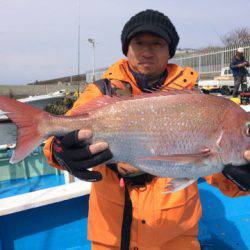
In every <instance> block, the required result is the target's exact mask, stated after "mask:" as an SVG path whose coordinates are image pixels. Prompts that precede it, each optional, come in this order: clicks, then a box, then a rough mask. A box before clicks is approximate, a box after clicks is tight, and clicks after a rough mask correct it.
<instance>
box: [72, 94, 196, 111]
mask: <svg viewBox="0 0 250 250" xmlns="http://www.w3.org/2000/svg"><path fill="white" fill-rule="evenodd" d="M197 93H198V92H197V91H193V90H174V89H167V90H165V89H164V90H162V91H157V92H153V93H142V94H140V95H133V96H131V95H128V96H119V95H115V96H112V97H111V96H107V95H103V96H101V97H97V98H95V99H93V100H91V101H89V102H88V103H86V104H84V105H82V106H79V107H77V108H76V109H75V110H73V111H72V115H79V114H88V113H89V112H91V111H95V110H98V109H100V108H103V107H105V106H108V105H111V104H114V103H116V102H120V101H127V100H138V99H145V98H152V97H159V96H171V95H177V94H197Z"/></svg>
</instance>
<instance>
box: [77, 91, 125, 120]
mask: <svg viewBox="0 0 250 250" xmlns="http://www.w3.org/2000/svg"><path fill="white" fill-rule="evenodd" d="M120 100H121V99H120V98H118V97H116V96H113V97H111V96H107V95H104V96H101V97H97V98H95V99H93V100H91V101H89V102H87V103H86V104H84V105H82V106H79V107H77V108H76V109H75V110H73V111H72V115H79V114H88V113H89V112H91V111H95V110H97V109H100V108H103V107H105V106H108V105H111V104H113V103H116V102H118V101H120Z"/></svg>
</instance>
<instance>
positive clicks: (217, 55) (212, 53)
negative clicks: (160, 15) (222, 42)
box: [170, 41, 250, 79]
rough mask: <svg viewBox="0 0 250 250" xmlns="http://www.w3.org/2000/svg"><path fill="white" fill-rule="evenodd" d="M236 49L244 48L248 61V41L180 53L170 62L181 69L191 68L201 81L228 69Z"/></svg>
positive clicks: (249, 49)
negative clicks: (196, 72) (229, 45)
mask: <svg viewBox="0 0 250 250" xmlns="http://www.w3.org/2000/svg"><path fill="white" fill-rule="evenodd" d="M238 47H243V48H244V55H245V58H246V60H248V61H249V60H250V41H249V42H246V43H245V44H244V46H242V44H240V45H238V46H237V45H235V46H231V47H224V48H223V47H222V48H221V47H217V48H215V47H211V48H207V49H203V50H194V51H187V52H186V51H180V52H179V53H176V55H175V57H174V58H173V59H171V60H170V62H171V63H176V64H178V65H180V66H182V67H192V68H194V69H195V70H197V71H198V73H199V75H200V78H201V79H212V78H213V77H215V76H219V75H220V74H221V70H222V68H225V67H229V65H230V62H231V60H232V58H233V56H234V54H235V52H236V50H237V48H238Z"/></svg>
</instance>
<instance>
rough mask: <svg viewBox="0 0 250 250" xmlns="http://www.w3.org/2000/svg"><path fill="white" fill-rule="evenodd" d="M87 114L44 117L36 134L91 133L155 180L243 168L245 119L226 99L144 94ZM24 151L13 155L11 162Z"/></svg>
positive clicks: (117, 158) (246, 142)
mask: <svg viewBox="0 0 250 250" xmlns="http://www.w3.org/2000/svg"><path fill="white" fill-rule="evenodd" d="M106 98H107V97H106ZM104 99H105V98H104ZM110 99H112V100H116V99H114V98H110ZM0 100H1V99H0ZM4 100H5V102H6V101H7V103H8V100H6V99H4ZM99 103H102V101H101V100H100V101H99ZM26 106H27V105H26ZM26 106H25V107H26ZM93 106H94V105H93ZM0 109H2V110H7V111H8V106H6V105H4V104H3V105H2V104H1V103H0ZM87 111H88V112H86V110H82V109H81V108H80V109H78V110H75V111H74V112H73V113H74V115H75V116H72V117H56V116H51V115H49V116H48V115H47V114H46V113H45V112H43V113H41V114H39V115H37V116H36V120H37V121H40V122H39V123H38V125H37V126H38V131H39V133H40V134H42V135H43V139H45V138H47V137H48V136H50V135H55V134H65V133H67V132H70V131H72V130H76V129H83V128H84V129H91V130H93V133H94V137H93V141H97V140H104V141H107V142H108V143H109V146H110V149H111V151H112V152H113V155H114V159H113V160H114V161H121V162H128V163H130V164H132V165H134V166H135V167H137V168H139V169H141V170H142V171H145V172H148V173H151V174H154V175H157V176H160V177H173V178H198V177H200V176H204V175H208V174H212V173H216V172H219V171H221V170H222V169H223V167H224V166H225V165H226V164H234V165H241V164H245V163H246V160H245V159H244V158H243V152H244V150H246V149H250V140H249V135H248V132H246V131H247V129H249V128H248V125H247V124H249V122H250V119H249V115H248V114H247V113H246V112H245V111H244V110H242V109H241V108H240V107H239V106H238V105H236V104H235V103H233V102H231V101H230V100H227V99H225V98H220V97H216V96H211V95H202V94H197V93H192V94H186V93H183V94H178V95H171V94H167V95H166V94H162V95H150V94H149V95H145V97H144V96H143V97H142V98H128V99H126V100H121V101H117V100H116V101H114V102H112V101H111V102H110V103H109V104H108V105H106V104H105V105H104V106H103V107H99V108H96V109H90V110H87ZM34 112H35V110H34ZM10 116H12V115H10ZM10 118H11V117H10ZM12 118H13V119H16V117H15V115H14V116H13V117H12ZM232 124H234V126H232ZM40 139H41V138H40ZM29 151H30V149H28V150H26V152H25V153H21V154H16V156H14V160H13V161H17V160H19V159H20V158H21V157H23V156H24V155H25V154H28V152H29Z"/></svg>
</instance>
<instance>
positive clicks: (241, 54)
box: [236, 51, 244, 59]
mask: <svg viewBox="0 0 250 250" xmlns="http://www.w3.org/2000/svg"><path fill="white" fill-rule="evenodd" d="M236 56H237V57H238V58H239V59H242V58H243V56H244V54H243V53H241V52H238V51H237V52H236Z"/></svg>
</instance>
